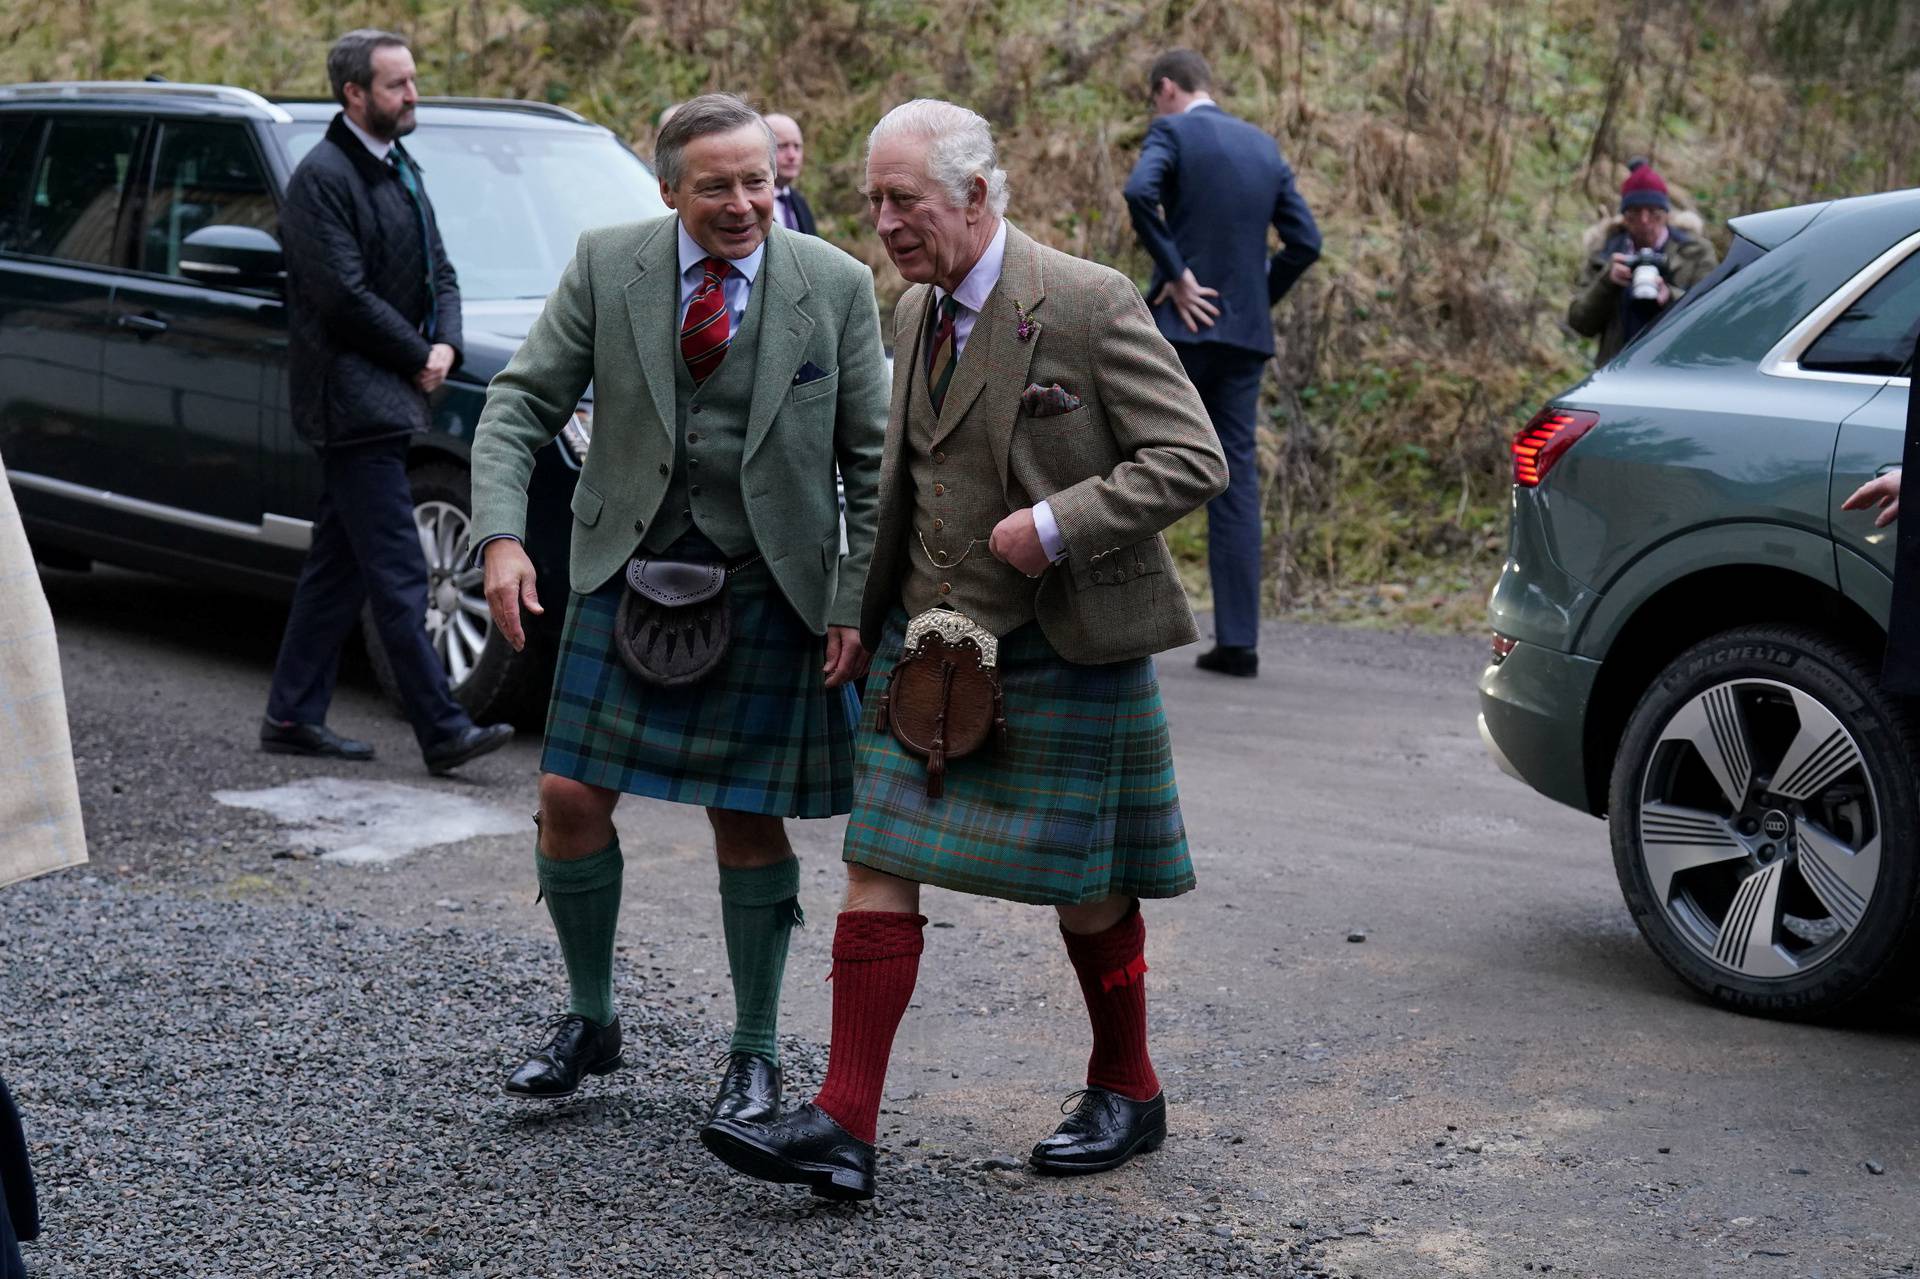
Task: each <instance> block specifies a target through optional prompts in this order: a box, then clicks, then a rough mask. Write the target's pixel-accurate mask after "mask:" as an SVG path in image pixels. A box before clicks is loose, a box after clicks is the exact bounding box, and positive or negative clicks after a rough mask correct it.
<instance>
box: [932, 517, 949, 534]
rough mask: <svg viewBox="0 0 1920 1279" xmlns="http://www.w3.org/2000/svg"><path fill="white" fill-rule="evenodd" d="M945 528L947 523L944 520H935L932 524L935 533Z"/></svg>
mask: <svg viewBox="0 0 1920 1279" xmlns="http://www.w3.org/2000/svg"><path fill="white" fill-rule="evenodd" d="M946 526H947V523H946V521H945V520H935V521H934V522H933V531H934V532H936V533H937V532H939V531H940V530H941V529H943V528H945V527H946Z"/></svg>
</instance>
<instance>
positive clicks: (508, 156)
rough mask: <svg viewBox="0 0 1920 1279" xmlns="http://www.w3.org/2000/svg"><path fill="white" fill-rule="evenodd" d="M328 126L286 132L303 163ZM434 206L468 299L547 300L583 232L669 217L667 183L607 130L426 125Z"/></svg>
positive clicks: (421, 135) (411, 139) (292, 127)
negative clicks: (662, 190)
mask: <svg viewBox="0 0 1920 1279" xmlns="http://www.w3.org/2000/svg"><path fill="white" fill-rule="evenodd" d="M326 131H327V126H326V122H325V121H320V120H313V121H306V120H303V121H300V122H299V123H296V124H288V125H282V126H280V128H279V130H278V132H279V136H280V139H281V145H282V146H284V147H285V148H286V152H287V158H288V160H289V161H290V162H292V163H294V164H298V163H300V161H301V160H302V159H304V158H305V156H306V154H307V152H309V151H311V150H312V149H313V147H314V145H315V144H316V143H318V142H319V141H320V139H321V138H322V137H324V136H325V134H326ZM406 148H407V150H408V152H410V153H411V154H412V155H413V157H414V158H415V159H416V160H418V161H419V162H420V171H421V174H422V176H424V177H425V179H426V183H427V193H428V195H430V196H431V197H432V199H433V212H434V216H435V217H436V218H437V219H439V222H440V235H441V238H442V239H444V240H445V241H446V244H447V256H448V257H449V258H451V259H452V260H453V266H454V270H455V271H457V272H458V273H459V275H460V294H461V296H462V297H465V298H470V299H472V300H474V301H483V302H494V301H504V300H507V299H512V298H544V297H546V296H547V294H549V293H551V292H553V286H554V285H556V284H558V283H559V282H560V272H561V271H562V270H564V269H565V268H566V265H567V262H568V261H569V260H570V259H571V258H572V257H573V247H574V243H575V241H577V240H578V239H579V238H580V233H581V232H582V231H586V230H589V229H591V228H593V227H597V226H609V225H611V224H613V223H616V222H634V221H638V220H640V219H642V218H652V217H658V216H659V215H661V214H663V213H665V212H666V211H667V206H666V205H665V204H664V203H663V202H662V201H661V199H660V184H659V183H658V182H657V181H655V179H654V176H653V173H652V172H651V171H650V170H649V169H648V168H647V166H646V165H644V164H642V163H641V162H640V161H639V160H638V159H636V158H635V157H634V155H633V153H632V152H631V151H628V150H627V149H626V148H625V147H623V146H621V145H620V144H619V143H618V142H616V141H614V140H613V138H611V137H610V136H608V135H607V134H605V133H601V132H599V131H598V130H588V129H581V130H579V131H578V132H563V131H560V130H555V129H515V128H474V127H471V126H464V125H463V126H442V127H439V128H435V127H434V126H432V125H423V126H422V127H421V128H420V129H418V130H417V131H415V132H414V133H412V134H410V135H409V136H408V137H407V139H406Z"/></svg>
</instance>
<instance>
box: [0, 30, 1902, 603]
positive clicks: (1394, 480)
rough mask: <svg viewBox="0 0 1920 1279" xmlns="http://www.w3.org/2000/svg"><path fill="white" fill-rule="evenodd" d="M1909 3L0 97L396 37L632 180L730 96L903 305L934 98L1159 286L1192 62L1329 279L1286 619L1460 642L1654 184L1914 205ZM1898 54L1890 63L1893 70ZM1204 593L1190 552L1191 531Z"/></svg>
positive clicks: (1016, 180) (1760, 197)
mask: <svg viewBox="0 0 1920 1279" xmlns="http://www.w3.org/2000/svg"><path fill="white" fill-rule="evenodd" d="M1914 8H1915V6H1903V5H1901V4H1900V3H1899V0H1762V2H1758V3H1749V2H1743V0H1447V2H1445V3H1439V2H1435V3H1425V2H1418V0H1234V2H1227V0H1176V2H1175V3H1171V4H1143V3H1139V2H1138V0H1112V2H1109V3H1090V2H1087V0H1063V2H1059V3H1046V2H1043V0H956V2H955V3H949V4H933V3H924V2H921V0H675V2H674V3H671V4H669V3H666V2H665V0H647V2H640V0H523V2H522V3H521V4H519V5H508V4H504V3H500V2H499V0H401V2H400V3H395V4H371V3H360V2H352V3H335V2H333V0H262V2H261V3H257V4H248V3H239V2H237V0H226V2H224V3H223V2H220V0H15V3H14V4H13V5H11V6H9V12H8V13H7V14H6V15H4V16H0V79H5V80H15V79H27V78H47V77H54V76H108V77H138V76H141V75H144V74H146V73H148V72H155V71H157V72H160V73H163V74H165V75H168V76H170V77H172V78H175V79H181V80H211V81H223V82H229V83H236V84H243V85H248V86H251V87H254V88H257V89H260V90H262V91H263V92H268V93H273V92H284V93H313V92H317V91H320V90H322V89H323V88H324V77H323V72H322V70H321V64H322V58H323V54H324V51H325V48H326V45H327V43H328V41H329V39H330V37H332V36H333V35H335V34H337V33H338V32H340V31H342V30H345V29H347V28H348V27H351V26H357V25H362V24H373V25H385V26H391V27H395V28H398V29H401V30H404V31H406V32H408V33H409V34H410V35H411V36H412V37H413V38H414V39H415V41H416V43H417V45H418V50H417V52H418V55H419V58H420V62H421V68H422V80H423V85H424V87H425V88H426V90H427V91H428V92H436V93H462V94H488V95H501V96H515V97H533V98H542V99H548V100H551V101H556V102H562V103H565V104H566V105H569V106H571V107H574V108H575V109H577V110H580V111H581V112H583V113H585V114H586V115H588V116H590V117H592V118H594V119H596V120H599V121H602V122H604V123H606V124H608V125H609V126H611V127H613V128H614V129H615V130H617V131H619V132H621V133H622V134H623V135H624V136H626V137H628V138H630V139H633V140H634V142H635V143H636V145H637V146H639V147H640V148H641V149H642V152H643V154H644V152H645V148H646V147H647V145H648V144H649V143H650V140H651V135H652V126H651V122H652V120H653V118H654V116H655V114H656V113H657V111H658V110H659V108H660V107H661V106H663V105H665V104H666V103H668V102H671V101H675V100H678V99H681V98H684V97H687V96H689V95H691V94H693V93H696V92H700V91H703V90H706V89H709V88H728V89H735V90H739V91H743V92H746V93H748V94H750V95H752V96H754V97H756V98H757V99H758V100H760V101H761V102H763V103H765V104H766V105H768V106H769V107H773V108H778V109H782V110H786V111H790V112H792V113H793V114H795V115H797V116H799V117H800V118H801V120H802V122H803V123H804V125H805V126H806V128H807V130H808V143H809V148H810V156H809V170H808V173H807V175H806V177H805V179H804V180H803V185H804V187H805V188H806V189H807V191H808V192H809V195H810V196H811V197H812V199H813V201H814V203H815V206H816V208H817V209H818V210H819V211H820V212H821V213H822V214H823V215H824V217H823V227H822V229H823V231H824V232H825V233H826V234H827V235H828V236H829V237H830V238H832V239H834V240H835V241H836V242H838V243H839V244H841V245H842V246H843V247H846V248H847V249H849V250H850V251H852V252H854V253H856V254H858V255H860V256H862V257H863V258H865V259H867V260H868V261H870V262H872V263H873V264H874V265H875V266H876V268H877V272H878V279H879V281H880V288H881V292H882V301H883V304H885V303H890V302H891V300H892V298H893V297H895V296H897V294H898V291H899V289H900V281H899V280H898V278H897V277H895V276H894V275H893V274H892V272H891V271H890V270H889V269H887V267H886V265H885V261H884V255H883V254H882V253H881V252H880V250H879V247H878V245H877V244H876V243H875V242H874V241H873V239H872V237H871V235H870V234H868V233H867V232H866V231H865V229H864V227H863V226H862V225H861V220H860V216H859V214H860V201H859V197H858V195H857V193H856V191H855V187H856V184H857V182H858V179H859V173H860V168H859V164H860V147H861V142H862V139H863V136H864V133H865V130H866V129H867V128H868V127H869V126H870V125H871V123H872V121H873V120H874V119H876V118H877V117H878V115H879V114H880V113H881V112H882V111H883V110H884V109H885V108H886V107H887V106H890V105H892V104H894V103H896V102H899V101H902V100H904V99H905V98H908V97H911V96H916V95H921V94H931V95H938V96H945V97H951V98H954V99H956V100H958V101H962V102H965V103H968V104H969V105H972V106H974V107H975V108H977V109H979V110H980V111H982V112H983V113H984V114H986V115H987V116H988V117H989V118H990V119H991V120H993V121H994V123H995V125H996V127H997V128H998V129H999V130H1000V133H1001V136H1002V139H1003V142H1004V149H1005V153H1006V155H1005V163H1006V165H1007V168H1008V169H1009V170H1010V171H1011V174H1012V182H1013V205H1012V215H1013V216H1014V217H1015V218H1016V219H1017V220H1018V221H1020V222H1021V223H1022V225H1023V226H1025V227H1026V228H1027V229H1028V230H1030V231H1032V232H1034V233H1035V234H1037V235H1039V236H1040V237H1041V238H1043V239H1045V240H1047V241H1049V242H1051V243H1054V244H1056V245H1058V246H1060V247H1062V248H1065V249H1068V250H1071V251H1073V252H1077V253H1082V254H1085V255H1088V256H1091V257H1095V258H1099V259H1101V260H1103V261H1107V262H1111V263H1113V264H1115V265H1117V266H1120V267H1121V268H1122V269H1124V270H1128V271H1131V272H1132V273H1134V274H1135V275H1136V276H1137V277H1139V278H1141V279H1143V280H1144V278H1145V275H1146V271H1147V263H1146V261H1145V259H1144V255H1142V254H1141V253H1140V252H1139V250H1138V249H1137V247H1136V246H1135V243H1134V239H1133V236H1132V233H1131V230H1130V229H1129V227H1128V225H1127V220H1126V212H1125V207H1124V205H1123V203H1122V202H1121V200H1120V195H1119V191H1120V186H1121V183H1122V182H1123V180H1124V178H1125V176H1126V172H1127V170H1128V168H1129V166H1130V165H1131V163H1132V160H1133V157H1134V155H1135V153H1136V151H1137V147H1138V144H1139V140H1140V137H1141V134H1142V133H1143V131H1144V129H1145V124H1146V119H1145V115H1144V112H1143V109H1142V105H1141V93H1142V89H1143V85H1142V83H1141V80H1142V74H1143V68H1144V66H1145V63H1146V60H1147V59H1148V58H1149V57H1150V56H1151V54H1152V53H1153V52H1154V51H1156V50H1158V49H1160V48H1162V47H1165V46H1168V45H1171V44H1178V43H1185V44H1190V45H1192V46H1194V47H1197V48H1199V49H1201V50H1202V51H1204V52H1206V53H1207V54H1208V55H1209V56H1210V57H1211V58H1212V59H1213V61H1214V64H1215V68H1216V71H1217V73H1218V78H1219V80H1220V90H1221V92H1220V95H1219V96H1220V97H1221V98H1222V100H1223V103H1224V105H1226V106H1227V107H1228V108H1229V109H1231V110H1233V111H1235V112H1237V113H1239V114H1242V115H1244V116H1246V117H1247V118H1249V119H1252V120H1255V121H1257V122H1259V123H1260V124H1262V125H1263V126H1265V127H1267V128H1269V129H1270V130H1272V131H1273V132H1274V134H1275V135H1276V136H1277V137H1278V138H1279V139H1280V140H1281V145H1282V147H1283V149H1284V150H1285V152H1286V153H1287V155H1288V157H1289V159H1290V160H1291V161H1292V163H1293V165H1294V167H1295V169H1296V170H1297V171H1298V173H1299V175H1300V183H1301V187H1302V189H1303V190H1304V192H1305V194H1306V196H1307V198H1308V200H1309V201H1310V203H1311V204H1312V205H1313V207H1314V209H1315V210H1316V212H1317V213H1318V214H1319V216H1320V219H1321V222H1322V226H1323V230H1324V233H1325V236H1326V240H1327V252H1326V256H1325V258H1324V259H1323V261H1322V262H1321V264H1320V265H1319V266H1318V267H1316V268H1315V270H1314V271H1312V272H1311V273H1310V274H1309V275H1308V277H1307V279H1306V280H1305V281H1304V282H1303V284H1302V286H1301V287H1300V288H1299V289H1297V290H1296V291H1295V293H1294V295H1293V296H1292V297H1291V298H1289V299H1288V301H1287V302H1286V303H1285V304H1284V305H1283V306H1282V307H1281V308H1280V310H1279V311H1278V312H1277V315H1276V319H1277V323H1278V325H1279V328H1280V332H1281V336H1282V351H1281V355H1280V357H1279V358H1278V359H1277V360H1276V361H1275V362H1274V364H1273V366H1272V374H1271V377H1270V381H1269V394H1268V401H1267V402H1268V405H1269V407H1270V409H1271V422H1270V427H1269V428H1268V429H1267V430H1266V432H1265V439H1264V441H1263V450H1262V453H1263V461H1264V463H1265V464H1266V466H1267V467H1268V468H1269V472H1270V475H1271V477H1272V478H1271V482H1270V483H1269V485H1268V490H1267V491H1268V512H1269V517H1270V523H1269V529H1270V531H1269V538H1268V547H1269V552H1270V554H1269V562H1270V568H1271V574H1270V577H1271V589H1272V603H1273V606H1274V607H1275V608H1276V609H1280V610H1293V611H1295V612H1299V613H1305V614H1309V615H1317V616H1331V617H1337V618H1342V619H1348V620H1363V621H1377V622H1385V623H1392V624H1403V623H1412V624H1417V625H1434V626H1447V627H1452V626H1461V627H1472V626H1474V625H1477V624H1478V620H1479V617H1480V614H1481V610H1482V606H1483V603H1484V598H1485V592H1486V589H1487V587H1488V585H1489V583H1490V582H1491V581H1492V578H1493V576H1494V575H1495V573H1496V572H1497V570H1498V565H1499V562H1500V557H1501V547H1502V545H1503V540H1504V510H1505V505H1506V493H1507V473H1508V472H1507V466H1508V462H1507V453H1506V445H1507V440H1508V438H1509V437H1510V436H1511V434H1512V433H1513V431H1514V430H1515V429H1516V428H1517V427H1518V426H1519V425H1520V424H1521V423H1522V422H1524V421H1525V419H1526V418H1527V417H1528V416H1529V415H1530V414H1531V413H1532V412H1533V411H1534V410H1535V409H1536V408H1537V407H1538V406H1539V404H1540V403H1541V402H1542V401H1543V400H1544V399H1545V398H1547V397H1548V396H1549V395H1551V394H1553V393H1554V392H1555V391H1556V390H1558V389H1560V388H1563V387H1565V386H1567V385H1568V384H1570V383H1571V382H1573V381H1574V380H1576V379H1577V378H1578V377H1579V376H1580V375H1581V373H1582V372H1583V370H1584V368H1585V364H1584V361H1583V356H1584V352H1583V350H1582V347H1581V346H1580V345H1579V344H1577V343H1576V342H1575V341H1574V340H1573V339H1572V337H1571V336H1570V335H1569V334H1567V333H1566V332H1565V330H1564V329H1563V328H1562V327H1561V324H1560V319H1561V316H1562V315H1563V313H1564V310H1565V305H1566V301H1567V296H1568V292H1569V288H1570V284H1571V280H1572V278H1573V273H1574V271H1575V268H1576V266H1577V262H1578V254H1577V247H1576V246H1577V243H1578V237H1579V233H1580V231H1581V229H1582V228H1583V227H1584V226H1585V225H1586V224H1587V223H1589V222H1590V221H1592V220H1593V219H1594V218H1595V217H1596V216H1598V215H1599V214H1600V213H1602V212H1603V211H1605V210H1606V209H1609V208H1611V206H1612V199H1613V194H1614V192H1615V191H1616V190H1617V184H1618V182H1619V179H1620V177H1621V176H1622V174H1623V170H1624V162H1625V159H1626V157H1627V156H1629V155H1631V154H1634V153H1647V154H1651V155H1652V156H1654V158H1655V160H1656V162H1657V164H1658V166H1659V167H1660V168H1661V169H1662V170H1663V171H1664V172H1665V173H1666V175H1667V177H1668V180H1669V182H1671V183H1672V184H1673V186H1674V188H1675V190H1676V193H1678V194H1680V195H1681V196H1682V198H1683V199H1684V200H1686V201H1689V202H1691V203H1692V204H1694V205H1695V206H1696V207H1698V208H1699V209H1700V211H1701V212H1702V213H1703V214H1704V215H1705V216H1706V218H1707V220H1708V223H1709V225H1710V226H1711V227H1713V228H1714V234H1715V236H1716V238H1718V239H1721V240H1722V241H1724V234H1725V232H1724V227H1723V225H1722V224H1723V222H1724V219H1725V218H1727V217H1729V216H1733V215H1735V214H1738V213H1740V212H1744V211H1748V210H1752V209H1757V208H1764V207H1771V206H1777V205H1783V204H1790V203H1795V202H1799V201H1802V200H1806V199H1814V198H1821V197H1825V196H1830V195H1842V194H1854V193H1859V192H1863V191H1871V190H1879V189H1884V188H1887V187H1891V186H1897V185H1902V184H1903V183H1904V182H1905V181H1906V177H1905V167H1906V163H1905V162H1906V156H1907V149H1908V147H1909V146H1910V145H1911V144H1910V142H1909V139H1908V133H1909V132H1910V130H1909V129H1908V128H1907V127H1906V125H1905V121H1906V119H1907V117H1908V115H1909V112H1908V110H1906V109H1905V108H1904V107H1903V106H1902V105H1901V103H1902V102H1903V101H1910V99H1909V98H1906V97H1905V92H1904V91H1905V87H1906V86H1905V85H1903V83H1902V79H1901V76H1902V75H1903V74H1904V73H1905V72H1906V71H1907V68H1908V67H1909V66H1910V65H1911V64H1910V62H1896V61H1895V59H1896V58H1902V57H1904V55H1901V54H1900V53H1899V50H1902V49H1911V48H1912V47H1914V46H1913V40H1912V36H1913V35H1914V34H1915V30H1914V28H1915V26H1916V23H1915V19H1914V16H1913V13H1912V10H1913V9H1914ZM1888 51H1892V52H1891V53H1889V52H1888ZM1174 541H1175V544H1176V548H1177V549H1178V550H1179V551H1180V552H1181V554H1182V556H1183V559H1184V560H1185V562H1186V563H1187V565H1188V567H1189V569H1190V570H1191V571H1190V573H1189V581H1190V583H1191V584H1193V585H1195V586H1197V587H1200V588H1202V589H1204V584H1205V573H1204V566H1203V557H1204V525H1203V522H1202V521H1201V520H1199V519H1198V518H1196V519H1193V520H1189V521H1188V522H1186V523H1185V524H1183V525H1181V526H1180V527H1178V528H1177V529H1176V530H1175V531H1174Z"/></svg>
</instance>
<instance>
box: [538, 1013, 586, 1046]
mask: <svg viewBox="0 0 1920 1279" xmlns="http://www.w3.org/2000/svg"><path fill="white" fill-rule="evenodd" d="M585 1020H586V1018H585V1017H583V1016H581V1015H580V1014H579V1013H555V1014H554V1015H553V1016H551V1017H549V1018H547V1019H546V1021H544V1022H542V1023H541V1024H540V1033H541V1036H542V1038H541V1043H540V1047H541V1048H542V1049H543V1050H544V1049H548V1048H552V1047H553V1046H554V1044H555V1043H557V1042H558V1041H559V1038H560V1032H561V1031H563V1030H565V1029H566V1028H567V1023H568V1022H573V1021H581V1022H583V1021H585Z"/></svg>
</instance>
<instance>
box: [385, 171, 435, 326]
mask: <svg viewBox="0 0 1920 1279" xmlns="http://www.w3.org/2000/svg"><path fill="white" fill-rule="evenodd" d="M387 163H388V164H390V165H392V166H393V171H394V173H395V174H397V175H398V176H399V178H400V185H401V186H402V187H404V188H405V189H406V192H407V198H408V199H409V200H412V201H413V212H414V216H415V217H416V218H418V219H419V222H420V259H421V261H422V262H424V263H425V264H426V268H427V319H426V323H424V324H423V325H421V332H422V333H423V334H424V335H425V337H426V339H427V340H428V341H429V342H431V341H432V340H433V338H434V334H435V330H437V329H438V328H439V327H440V325H439V319H440V315H439V311H440V299H439V296H438V294H437V292H436V291H435V289H434V287H433V274H434V265H433V236H431V235H430V234H428V232H427V202H426V201H425V200H424V199H422V198H421V196H420V171H419V170H418V169H416V168H414V167H413V159H412V157H410V156H408V155H407V153H406V152H405V151H402V150H401V149H400V147H399V145H398V144H396V145H395V146H394V148H393V149H392V150H391V151H389V152H387Z"/></svg>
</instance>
